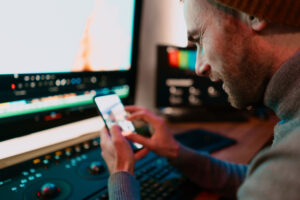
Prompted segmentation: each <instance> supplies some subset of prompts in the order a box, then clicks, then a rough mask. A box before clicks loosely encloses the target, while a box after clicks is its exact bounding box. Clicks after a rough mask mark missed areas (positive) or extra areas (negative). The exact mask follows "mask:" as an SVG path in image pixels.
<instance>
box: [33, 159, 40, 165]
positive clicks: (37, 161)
mask: <svg viewBox="0 0 300 200" xmlns="http://www.w3.org/2000/svg"><path fill="white" fill-rule="evenodd" d="M40 162H41V159H39V158H38V159H34V160H33V164H35V165H37V164H39V163H40Z"/></svg>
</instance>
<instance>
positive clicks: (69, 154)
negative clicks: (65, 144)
mask: <svg viewBox="0 0 300 200" xmlns="http://www.w3.org/2000/svg"><path fill="white" fill-rule="evenodd" d="M65 154H66V156H67V157H70V156H71V155H72V148H66V150H65Z"/></svg>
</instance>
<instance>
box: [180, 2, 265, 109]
mask: <svg viewBox="0 0 300 200" xmlns="http://www.w3.org/2000/svg"><path fill="white" fill-rule="evenodd" d="M185 19H186V24H187V29H188V35H189V41H191V42H193V43H195V44H196V45H197V49H198V53H197V63H196V73H197V74H198V75H201V76H208V77H209V78H210V79H211V80H212V81H222V82H223V88H224V90H225V92H226V93H227V94H228V96H229V97H228V98H229V101H230V103H231V104H232V106H234V107H236V108H244V107H246V106H248V105H252V104H256V103H260V101H261V100H262V97H263V93H264V90H265V87H266V83H267V77H268V74H269V72H268V71H266V69H267V68H266V67H265V66H263V65H264V64H263V63H262V62H260V61H259V57H261V56H257V55H258V49H257V47H256V45H255V34H254V33H253V31H252V30H251V28H249V27H248V26H246V25H245V24H243V23H242V22H241V21H239V20H238V19H236V18H234V17H233V16H232V15H230V14H228V13H225V12H224V11H221V10H218V9H216V8H215V7H214V5H211V4H210V3H208V2H207V0H186V1H185Z"/></svg>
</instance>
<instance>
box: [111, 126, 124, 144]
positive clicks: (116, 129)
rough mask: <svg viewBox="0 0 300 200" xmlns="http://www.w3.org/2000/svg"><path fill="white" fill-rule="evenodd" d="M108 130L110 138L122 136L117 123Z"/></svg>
mask: <svg viewBox="0 0 300 200" xmlns="http://www.w3.org/2000/svg"><path fill="white" fill-rule="evenodd" d="M109 132H110V135H111V139H112V140H115V139H117V138H119V137H121V136H122V131H121V127H120V126H118V125H112V126H111V127H110V129H109Z"/></svg>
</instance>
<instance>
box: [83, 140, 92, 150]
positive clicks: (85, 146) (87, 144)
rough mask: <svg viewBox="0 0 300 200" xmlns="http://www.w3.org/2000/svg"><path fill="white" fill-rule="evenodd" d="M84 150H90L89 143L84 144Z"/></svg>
mask: <svg viewBox="0 0 300 200" xmlns="http://www.w3.org/2000/svg"><path fill="white" fill-rule="evenodd" d="M83 148H84V149H85V150H88V149H90V144H89V143H88V142H85V143H83Z"/></svg>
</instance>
